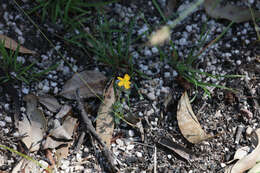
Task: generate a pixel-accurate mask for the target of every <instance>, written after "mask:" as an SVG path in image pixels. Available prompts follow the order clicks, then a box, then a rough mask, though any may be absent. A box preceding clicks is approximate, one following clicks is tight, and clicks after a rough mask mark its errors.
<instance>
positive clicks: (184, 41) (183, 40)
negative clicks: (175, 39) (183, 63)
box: [179, 38, 187, 46]
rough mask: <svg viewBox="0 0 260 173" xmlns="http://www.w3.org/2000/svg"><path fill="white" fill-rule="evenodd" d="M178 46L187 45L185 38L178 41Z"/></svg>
mask: <svg viewBox="0 0 260 173" xmlns="http://www.w3.org/2000/svg"><path fill="white" fill-rule="evenodd" d="M179 45H181V46H185V45H187V40H186V39H185V38H181V39H180V40H179Z"/></svg>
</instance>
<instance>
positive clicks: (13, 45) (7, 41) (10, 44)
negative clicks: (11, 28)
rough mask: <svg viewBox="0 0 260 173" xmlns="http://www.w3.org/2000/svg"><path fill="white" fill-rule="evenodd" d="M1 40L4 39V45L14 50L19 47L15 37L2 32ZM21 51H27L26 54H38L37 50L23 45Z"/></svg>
mask: <svg viewBox="0 0 260 173" xmlns="http://www.w3.org/2000/svg"><path fill="white" fill-rule="evenodd" d="M0 41H4V46H5V47H6V48H8V49H11V50H13V51H16V49H17V47H18V45H19V44H18V43H17V42H16V41H14V40H13V39H11V38H9V37H7V36H5V35H2V34H0ZM19 52H21V53H26V54H36V52H34V51H32V50H29V49H27V48H25V47H23V46H20V47H19Z"/></svg>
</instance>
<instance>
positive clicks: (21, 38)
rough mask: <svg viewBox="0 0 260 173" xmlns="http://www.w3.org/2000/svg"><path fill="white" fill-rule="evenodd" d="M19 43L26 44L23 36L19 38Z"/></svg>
mask: <svg viewBox="0 0 260 173" xmlns="http://www.w3.org/2000/svg"><path fill="white" fill-rule="evenodd" d="M18 41H19V43H20V44H24V42H25V38H24V37H22V36H18Z"/></svg>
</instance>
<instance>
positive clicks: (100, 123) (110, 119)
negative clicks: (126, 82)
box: [96, 82, 116, 148]
mask: <svg viewBox="0 0 260 173" xmlns="http://www.w3.org/2000/svg"><path fill="white" fill-rule="evenodd" d="M113 84H114V82H111V84H110V86H109V87H108V89H107V91H106V92H105V95H104V98H105V99H104V102H103V103H102V104H101V105H100V107H99V111H98V117H97V120H96V131H97V134H98V135H99V136H100V137H101V139H102V140H103V141H104V142H105V143H106V145H107V147H108V148H109V147H110V140H111V138H112V134H113V131H114V116H113V115H112V114H111V113H112V109H113V108H112V105H113V104H114V103H115V101H116V98H115V93H114V88H113Z"/></svg>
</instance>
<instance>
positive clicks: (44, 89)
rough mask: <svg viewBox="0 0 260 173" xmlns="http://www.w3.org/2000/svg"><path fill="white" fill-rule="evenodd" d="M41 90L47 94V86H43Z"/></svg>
mask: <svg viewBox="0 0 260 173" xmlns="http://www.w3.org/2000/svg"><path fill="white" fill-rule="evenodd" d="M42 90H43V92H44V93H47V92H49V91H50V87H49V86H47V85H44V86H43V88H42Z"/></svg>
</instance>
